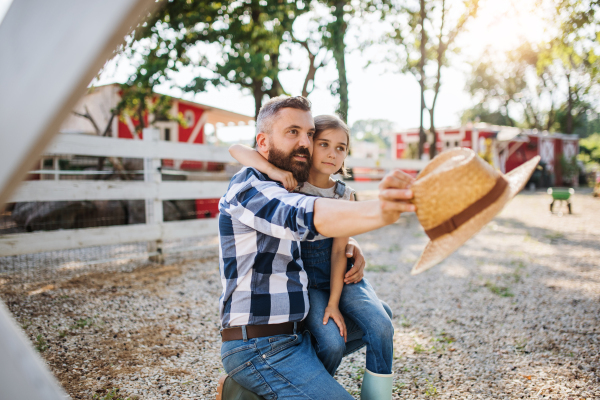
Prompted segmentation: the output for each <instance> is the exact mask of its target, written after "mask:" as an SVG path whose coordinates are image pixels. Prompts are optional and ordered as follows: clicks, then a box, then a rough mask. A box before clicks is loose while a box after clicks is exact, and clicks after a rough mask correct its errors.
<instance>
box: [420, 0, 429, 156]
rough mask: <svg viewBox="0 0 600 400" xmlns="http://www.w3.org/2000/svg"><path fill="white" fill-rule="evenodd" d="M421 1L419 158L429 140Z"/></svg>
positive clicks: (423, 4) (423, 8)
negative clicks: (426, 121) (426, 118)
mask: <svg viewBox="0 0 600 400" xmlns="http://www.w3.org/2000/svg"><path fill="white" fill-rule="evenodd" d="M420 3H421V11H420V16H421V18H420V21H419V24H420V25H421V47H420V50H421V59H420V60H419V86H420V88H421V110H420V121H419V158H421V157H422V156H423V153H424V152H425V141H426V140H427V137H426V136H425V129H424V128H423V113H424V112H425V57H426V54H425V44H426V43H427V34H426V33H425V0H420ZM430 151H431V150H430Z"/></svg>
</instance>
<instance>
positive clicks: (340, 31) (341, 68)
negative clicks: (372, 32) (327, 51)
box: [330, 1, 348, 123]
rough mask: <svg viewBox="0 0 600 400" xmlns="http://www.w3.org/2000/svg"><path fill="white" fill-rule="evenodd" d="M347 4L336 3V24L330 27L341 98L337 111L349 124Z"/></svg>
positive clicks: (334, 13)
mask: <svg viewBox="0 0 600 400" xmlns="http://www.w3.org/2000/svg"><path fill="white" fill-rule="evenodd" d="M345 4H347V2H346V1H336V2H335V10H334V12H333V16H334V17H335V22H334V23H333V24H331V26H330V27H331V40H332V44H333V49H332V50H333V58H335V62H336V65H337V70H338V82H339V87H338V94H339V96H340V104H339V106H338V110H337V111H338V113H339V115H340V118H341V119H342V120H343V121H344V122H346V123H348V80H347V79H346V60H345V55H346V45H345V44H344V38H345V36H346V30H347V28H348V24H346V21H344V5H345Z"/></svg>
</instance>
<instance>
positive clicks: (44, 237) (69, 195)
mask: <svg viewBox="0 0 600 400" xmlns="http://www.w3.org/2000/svg"><path fill="white" fill-rule="evenodd" d="M45 154H46V155H48V156H56V155H68V154H74V155H82V156H98V157H100V156H109V157H130V158H143V159H144V181H85V180H79V181H78V180H40V181H26V182H23V184H22V185H21V186H20V188H19V189H18V190H17V191H16V193H15V194H13V195H12V197H11V198H10V202H26V201H78V200H142V199H145V200H146V223H145V224H136V225H119V226H109V227H98V228H85V229H69V230H58V231H46V232H44V231H40V232H33V233H19V234H11V235H0V256H12V255H21V254H30V253H38V252H46V251H55V250H67V249H75V248H83V247H90V246H102V245H115V244H123V243H133V242H149V243H153V247H151V248H150V249H149V252H150V253H153V254H156V253H158V254H161V252H162V248H161V243H162V242H163V241H166V240H176V239H183V238H186V237H192V236H201V235H205V234H216V232H217V220H216V219H196V220H186V221H175V222H163V215H162V201H163V200H184V199H214V198H220V197H221V196H222V195H223V194H224V193H225V191H226V190H227V186H228V184H229V182H224V181H199V182H198V181H167V182H163V181H162V180H161V171H160V165H161V164H160V160H161V159H174V160H190V161H213V162H221V163H235V162H236V161H235V160H234V159H233V158H232V157H231V156H230V154H229V152H228V149H227V148H224V147H217V146H208V145H198V144H186V143H173V142H165V141H160V140H158V131H157V130H154V129H146V130H145V131H144V140H130V139H116V138H106V137H98V136H90V135H82V134H59V135H58V136H57V137H56V139H55V141H54V142H53V143H52V145H51V146H50V147H49V148H48V149H47V150H46V152H45ZM346 165H347V166H349V167H359V166H360V167H371V168H375V167H378V168H384V169H390V168H403V169H412V170H420V169H421V168H422V167H423V165H424V163H423V162H421V161H417V160H381V161H379V162H378V161H376V160H373V159H356V158H352V157H349V158H348V159H347V162H346ZM377 184H378V182H353V183H352V186H353V187H354V188H355V189H356V190H358V191H361V190H375V189H376V188H377Z"/></svg>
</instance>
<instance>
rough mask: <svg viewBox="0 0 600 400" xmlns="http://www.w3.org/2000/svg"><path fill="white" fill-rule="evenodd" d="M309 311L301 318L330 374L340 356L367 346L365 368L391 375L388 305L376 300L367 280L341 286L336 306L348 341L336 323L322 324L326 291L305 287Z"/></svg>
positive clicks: (392, 347) (390, 334)
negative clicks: (342, 318) (341, 317)
mask: <svg viewBox="0 0 600 400" xmlns="http://www.w3.org/2000/svg"><path fill="white" fill-rule="evenodd" d="M308 298H309V301H310V311H309V312H308V316H307V317H306V319H305V320H304V321H305V323H306V327H307V328H308V330H309V331H310V333H311V334H312V335H313V337H314V347H315V351H316V352H317V357H319V360H321V362H322V363H323V366H324V367H325V369H326V370H327V372H329V373H330V374H331V375H332V376H333V375H334V374H335V371H336V370H337V369H338V367H339V365H340V363H341V362H342V357H344V356H346V355H348V354H350V353H352V352H355V351H357V350H359V349H360V348H362V347H363V346H365V345H366V346H367V365H366V367H367V369H368V370H369V371H371V372H375V373H376V374H391V373H392V361H393V357H394V327H393V325H392V320H391V317H392V311H391V309H390V307H389V306H388V305H387V304H386V303H384V302H382V301H381V300H379V299H378V298H377V295H376V294H375V291H374V290H373V287H372V286H371V285H370V284H369V282H368V281H367V280H366V279H363V280H362V281H360V282H358V283H355V284H349V285H344V289H343V290H342V296H341V298H340V304H339V308H340V311H341V312H342V315H343V316H344V322H345V323H346V329H347V331H348V338H347V342H346V343H344V338H343V337H342V336H340V330H339V328H338V326H337V325H336V324H335V322H333V319H331V318H330V319H329V321H327V324H326V325H323V315H325V308H326V307H327V303H328V302H329V291H328V290H322V289H315V288H310V287H309V289H308Z"/></svg>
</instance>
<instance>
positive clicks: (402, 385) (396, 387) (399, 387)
mask: <svg viewBox="0 0 600 400" xmlns="http://www.w3.org/2000/svg"><path fill="white" fill-rule="evenodd" d="M404 389H406V383H404V382H396V384H395V385H394V388H393V392H394V393H400V392H401V391H402V390H404Z"/></svg>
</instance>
